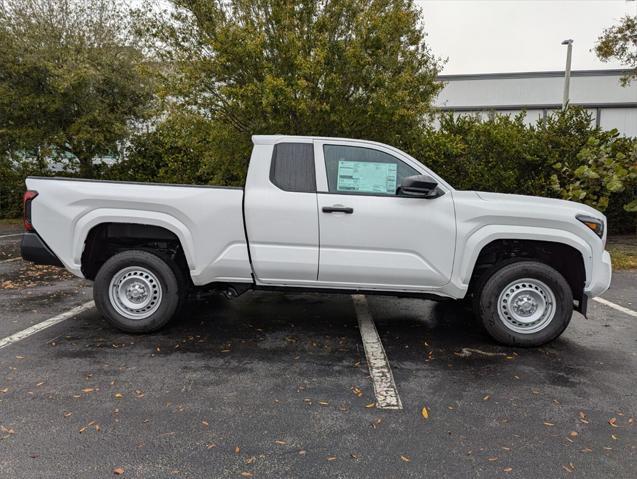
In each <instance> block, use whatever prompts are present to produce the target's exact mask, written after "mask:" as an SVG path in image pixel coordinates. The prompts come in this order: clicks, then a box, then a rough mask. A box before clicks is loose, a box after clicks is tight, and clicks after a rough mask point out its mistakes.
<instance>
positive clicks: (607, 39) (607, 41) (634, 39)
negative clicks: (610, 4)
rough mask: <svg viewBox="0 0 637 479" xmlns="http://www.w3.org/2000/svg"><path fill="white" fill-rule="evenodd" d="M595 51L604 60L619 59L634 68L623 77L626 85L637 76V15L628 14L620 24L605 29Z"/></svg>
mask: <svg viewBox="0 0 637 479" xmlns="http://www.w3.org/2000/svg"><path fill="white" fill-rule="evenodd" d="M595 53H597V56H598V57H599V58H600V59H601V60H602V61H609V60H611V59H617V60H619V61H620V62H621V63H622V64H623V65H626V66H628V68H631V69H632V72H630V73H629V74H628V75H626V76H624V77H623V78H622V83H623V84H624V85H627V84H628V83H630V81H631V80H633V79H635V78H637V15H636V16H629V15H626V16H625V17H623V18H622V19H621V21H620V23H619V24H618V25H614V26H612V27H610V28H607V29H606V30H604V32H603V33H602V35H601V36H600V37H599V38H598V39H597V44H596V45H595Z"/></svg>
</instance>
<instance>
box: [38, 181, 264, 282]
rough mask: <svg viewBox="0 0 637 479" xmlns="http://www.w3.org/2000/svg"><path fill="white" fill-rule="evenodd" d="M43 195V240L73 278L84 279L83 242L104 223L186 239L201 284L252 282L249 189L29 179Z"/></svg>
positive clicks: (40, 211)
mask: <svg viewBox="0 0 637 479" xmlns="http://www.w3.org/2000/svg"><path fill="white" fill-rule="evenodd" d="M26 184H27V188H28V189H29V190H34V191H37V192H38V195H37V197H36V198H35V199H34V200H33V202H32V212H31V218H32V223H33V225H34V228H35V231H36V233H38V234H39V236H40V238H44V239H45V240H46V245H47V246H48V247H49V248H50V250H51V251H52V252H53V253H54V254H55V256H57V258H59V260H60V261H61V263H62V264H63V265H64V266H65V267H67V268H68V269H69V270H70V271H71V272H73V273H74V274H75V275H77V276H79V277H83V273H82V270H81V257H82V252H83V249H84V242H85V240H86V238H87V236H88V234H89V232H90V231H91V229H92V228H94V227H95V226H96V225H98V224H102V223H105V222H107V223H108V222H110V223H129V224H130V223H134V224H142V225H153V226H157V227H161V228H165V229H166V230H168V231H170V232H171V233H173V234H175V235H176V236H177V238H179V240H180V242H181V244H182V246H183V249H184V254H185V257H186V261H187V264H188V268H189V270H190V276H191V278H192V281H193V283H194V284H195V285H204V284H207V283H211V282H215V281H217V282H224V281H227V282H251V281H252V276H251V268H250V261H249V256H248V248H247V242H246V235H245V228H244V220H243V188H238V187H217V186H190V185H172V184H159V183H133V182H119V181H97V180H82V179H71V178H45V177H29V178H27V180H26Z"/></svg>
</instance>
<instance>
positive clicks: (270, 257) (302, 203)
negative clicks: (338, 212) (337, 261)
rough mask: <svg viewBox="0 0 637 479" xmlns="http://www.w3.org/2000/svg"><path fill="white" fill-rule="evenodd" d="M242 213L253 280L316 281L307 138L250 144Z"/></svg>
mask: <svg viewBox="0 0 637 479" xmlns="http://www.w3.org/2000/svg"><path fill="white" fill-rule="evenodd" d="M244 216H245V224H246V233H247V236H248V245H249V249H250V258H251V260H252V268H253V271H254V274H255V276H256V278H255V279H256V281H257V282H258V283H263V284H277V285H286V284H289V285H300V286H302V285H304V284H307V283H315V282H316V279H317V275H318V256H319V233H318V210H317V204H316V173H315V167H314V150H313V145H312V142H311V140H309V139H308V140H307V142H306V143H303V142H302V140H299V141H298V142H295V143H277V144H274V145H272V144H255V145H254V149H253V151H252V157H251V159H250V167H249V170H248V177H247V179H246V187H245V193H244Z"/></svg>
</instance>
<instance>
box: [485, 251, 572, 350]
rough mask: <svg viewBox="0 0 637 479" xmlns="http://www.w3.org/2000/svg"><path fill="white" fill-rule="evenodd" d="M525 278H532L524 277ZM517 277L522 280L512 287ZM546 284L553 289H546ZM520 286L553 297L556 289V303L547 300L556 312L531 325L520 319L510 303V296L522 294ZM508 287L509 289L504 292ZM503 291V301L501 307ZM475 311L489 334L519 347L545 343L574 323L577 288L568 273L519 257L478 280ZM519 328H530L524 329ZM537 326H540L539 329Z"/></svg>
mask: <svg viewBox="0 0 637 479" xmlns="http://www.w3.org/2000/svg"><path fill="white" fill-rule="evenodd" d="M525 279H530V280H532V282H525V281H522V280H525ZM516 281H520V283H518V284H516V286H517V288H516V287H513V288H508V286H509V285H511V284H512V283H515V282H516ZM545 287H546V288H548V290H549V291H545ZM520 288H522V289H524V288H528V289H529V290H530V291H531V293H532V295H533V294H537V295H539V296H541V297H542V298H549V299H550V298H551V297H550V294H551V293H552V295H553V296H554V298H555V301H554V304H553V302H552V301H549V302H547V304H549V303H550V304H552V305H553V311H554V312H553V316H552V317H550V316H551V315H550V314H546V316H540V318H539V319H538V320H537V322H536V323H529V324H528V325H527V324H525V323H523V322H516V319H517V318H516V316H515V315H514V314H513V313H512V312H511V311H510V308H511V306H512V305H513V301H511V302H510V303H509V298H510V299H514V298H521V296H522V294H521V293H518V289H520ZM505 289H508V291H507V292H504V290H505ZM536 291H537V292H536ZM501 295H502V304H501V305H500V307H499V301H500V299H501ZM516 295H517V296H516ZM547 295H548V296H547ZM522 300H524V298H522ZM540 301H541V300H540ZM529 307H532V306H529ZM507 308H509V309H507ZM500 311H501V312H502V315H501V313H500ZM475 312H476V314H477V316H478V317H479V318H480V320H481V321H482V324H483V325H484V327H485V329H486V330H487V332H488V333H489V335H491V337H492V338H493V339H495V340H496V341H498V342H499V343H502V344H506V345H509V346H519V347H535V346H541V345H543V344H546V343H548V342H550V341H553V340H554V339H555V338H557V337H558V336H559V335H560V334H562V333H563V332H564V330H565V329H566V327H567V326H568V324H569V323H570V321H571V316H572V315H573V292H572V291H571V287H570V286H569V284H568V283H567V282H566V280H565V279H564V277H563V276H562V275H561V274H560V273H559V272H558V271H556V270H555V269H553V268H551V267H550V266H548V265H546V264H544V263H539V262H537V261H518V262H514V263H509V264H505V265H503V266H502V267H500V268H498V269H496V270H494V271H492V272H490V274H488V275H487V276H486V277H485V278H483V279H482V281H480V282H479V283H478V286H477V291H476V303H475ZM526 313H527V314H528V312H526ZM518 318H519V316H518ZM542 318H546V319H542ZM549 318H550V319H549ZM534 324H535V326H534ZM516 328H517V329H527V331H526V332H520V331H519V330H516ZM534 328H538V330H537V331H535V330H534Z"/></svg>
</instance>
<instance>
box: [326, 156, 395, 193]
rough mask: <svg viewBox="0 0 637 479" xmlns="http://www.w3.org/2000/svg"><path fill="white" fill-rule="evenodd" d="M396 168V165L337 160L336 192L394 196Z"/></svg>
mask: <svg viewBox="0 0 637 479" xmlns="http://www.w3.org/2000/svg"><path fill="white" fill-rule="evenodd" d="M397 168H398V165H397V164H396V163H372V162H368V161H346V160H339V162H338V181H337V183H336V191H358V192H361V193H381V194H385V195H394V194H396V178H397V173H398V170H397Z"/></svg>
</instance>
